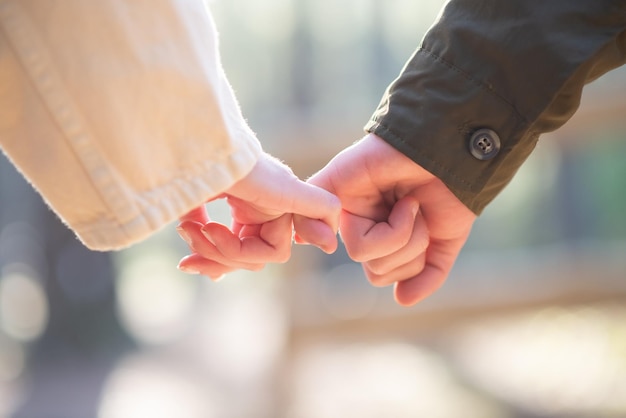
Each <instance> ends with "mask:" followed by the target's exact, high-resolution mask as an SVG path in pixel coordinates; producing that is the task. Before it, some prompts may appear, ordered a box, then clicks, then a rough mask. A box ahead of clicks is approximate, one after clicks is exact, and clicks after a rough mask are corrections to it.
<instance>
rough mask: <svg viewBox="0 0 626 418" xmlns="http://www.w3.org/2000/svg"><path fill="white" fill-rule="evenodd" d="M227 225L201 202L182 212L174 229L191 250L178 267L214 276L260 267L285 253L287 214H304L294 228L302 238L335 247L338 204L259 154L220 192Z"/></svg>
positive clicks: (287, 248)
mask: <svg viewBox="0 0 626 418" xmlns="http://www.w3.org/2000/svg"><path fill="white" fill-rule="evenodd" d="M221 198H223V199H226V201H227V202H228V204H229V206H230V208H231V217H232V225H231V226H230V227H227V226H226V225H223V224H220V223H217V222H213V221H211V220H210V217H209V214H208V212H207V210H206V208H205V207H204V206H202V207H199V208H196V209H194V210H192V211H191V212H189V213H188V214H186V215H184V216H183V217H182V218H181V219H180V221H181V223H180V225H179V226H178V228H177V229H178V232H179V234H180V235H181V237H182V238H183V239H184V240H185V241H186V242H187V244H188V245H189V247H190V250H191V252H192V254H191V255H189V256H187V257H185V258H183V259H182V260H181V261H180V263H179V265H178V267H179V269H181V270H182V271H185V272H187V273H195V274H202V275H205V276H208V277H210V278H212V279H214V280H217V279H218V278H220V277H222V276H223V275H224V274H226V273H229V272H231V271H234V270H238V269H247V270H254V271H256V270H260V269H262V268H263V267H264V266H265V264H267V263H284V262H286V261H287V260H288V259H289V257H290V255H291V245H292V236H293V222H292V218H293V216H292V214H298V215H300V216H303V218H304V219H308V222H307V223H306V230H303V231H298V233H299V234H300V236H302V237H303V240H305V241H306V242H307V243H310V244H312V245H315V246H317V247H319V248H320V249H322V250H323V251H325V252H327V253H332V252H334V251H335V250H336V248H337V229H338V220H339V214H340V211H341V203H340V202H339V199H338V198H337V197H336V196H334V195H333V194H331V193H329V192H327V191H326V190H324V189H321V188H319V187H316V186H314V185H312V184H308V183H305V182H303V181H301V180H300V179H298V178H297V177H296V176H295V175H294V174H293V172H292V171H291V169H290V168H289V167H287V166H286V165H285V164H283V163H282V162H280V161H278V160H277V159H275V158H273V157H272V156H270V155H268V154H262V155H261V157H260V158H259V160H258V161H257V163H256V165H255V166H254V168H253V169H252V171H251V172H250V173H249V174H248V175H247V176H246V177H244V178H243V179H241V180H240V181H238V182H236V183H235V184H233V185H232V186H231V187H230V188H229V189H228V190H226V191H225V192H224V193H222V194H220V195H218V196H214V197H212V198H210V199H209V200H214V199H221Z"/></svg>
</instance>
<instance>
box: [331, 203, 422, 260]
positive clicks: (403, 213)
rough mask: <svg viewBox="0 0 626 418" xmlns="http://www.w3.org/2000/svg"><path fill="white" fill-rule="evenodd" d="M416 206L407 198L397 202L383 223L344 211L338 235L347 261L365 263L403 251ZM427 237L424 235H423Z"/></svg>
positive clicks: (411, 232)
mask: <svg viewBox="0 0 626 418" xmlns="http://www.w3.org/2000/svg"><path fill="white" fill-rule="evenodd" d="M418 210H419V203H418V202H417V201H416V200H415V199H414V198H413V197H410V196H407V197H404V198H402V199H400V200H398V201H397V202H396V203H395V205H394V206H393V208H392V210H391V212H390V214H389V218H388V219H387V221H384V222H377V221H376V220H373V219H369V218H364V217H361V216H357V215H354V214H351V213H349V212H346V211H344V212H343V213H342V215H341V226H340V234H341V238H342V240H343V242H344V244H345V247H346V251H347V252H348V255H349V256H350V258H351V259H352V260H354V261H357V262H366V261H370V260H374V259H378V258H381V257H385V256H387V255H389V254H393V253H395V252H396V251H398V250H400V249H401V248H403V247H404V246H405V245H407V243H408V242H409V240H410V239H411V235H412V234H413V229H414V224H415V220H416V215H417V212H418ZM425 233H427V232H425Z"/></svg>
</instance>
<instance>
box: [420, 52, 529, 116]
mask: <svg viewBox="0 0 626 418" xmlns="http://www.w3.org/2000/svg"><path fill="white" fill-rule="evenodd" d="M418 52H423V53H424V54H426V55H428V56H430V57H431V58H432V59H433V60H435V61H437V62H439V63H441V64H442V65H445V66H446V67H448V68H449V69H451V70H452V71H455V72H457V73H458V74H460V75H461V76H463V77H464V78H465V79H466V80H468V81H470V82H471V83H473V84H475V85H476V86H478V87H480V88H481V89H482V90H484V91H485V92H487V93H488V94H490V95H492V96H493V97H495V98H496V99H498V100H500V101H502V102H504V103H506V104H507V105H508V106H509V107H510V108H511V109H512V110H513V111H514V112H515V114H516V115H517V117H518V118H519V119H521V120H522V121H523V122H525V123H528V120H527V119H526V117H524V116H523V115H522V114H521V113H520V112H519V111H518V110H517V108H516V107H515V105H513V103H511V102H509V101H508V100H507V99H505V98H504V97H502V96H501V95H500V94H498V92H497V91H496V90H495V89H494V88H493V86H491V85H489V84H487V83H485V82H484V81H481V80H477V79H476V78H474V77H472V75H471V74H469V73H468V72H466V71H463V70H462V69H461V68H459V67H457V66H456V65H454V64H452V63H451V62H448V61H446V60H445V59H443V58H442V57H440V56H439V55H437V54H435V53H434V52H432V51H430V50H428V49H426V48H425V47H423V46H422V47H420V48H419V50H418Z"/></svg>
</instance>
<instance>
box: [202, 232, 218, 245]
mask: <svg viewBox="0 0 626 418" xmlns="http://www.w3.org/2000/svg"><path fill="white" fill-rule="evenodd" d="M200 232H202V235H204V237H205V238H206V239H207V240H209V242H210V243H211V244H213V245H215V241H213V237H212V236H211V233H209V232H208V231H206V230H205V229H204V228H202V229H200Z"/></svg>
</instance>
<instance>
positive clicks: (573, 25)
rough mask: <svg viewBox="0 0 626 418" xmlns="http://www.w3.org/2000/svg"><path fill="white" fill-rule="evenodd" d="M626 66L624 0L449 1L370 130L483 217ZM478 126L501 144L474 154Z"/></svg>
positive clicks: (390, 89) (388, 94)
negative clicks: (588, 95)
mask: <svg viewBox="0 0 626 418" xmlns="http://www.w3.org/2000/svg"><path fill="white" fill-rule="evenodd" d="M625 62H626V1H615V0H613V1H610V0H549V1H546V0H506V1H502V0H451V1H450V2H449V3H448V4H447V5H446V6H445V7H444V9H443V11H442V13H441V15H440V17H439V19H438V20H437V22H435V24H434V25H433V26H432V27H431V29H430V30H429V31H428V33H427V34H426V36H425V37H424V39H423V40H422V43H421V45H420V47H419V48H418V49H417V51H416V52H415V54H414V55H413V56H412V57H411V59H410V60H409V61H408V63H407V64H406V65H405V67H404V69H403V70H402V72H401V74H400V75H399V77H398V78H397V79H396V80H395V81H394V82H393V83H391V85H390V86H389V87H388V88H387V91H386V92H385V94H384V96H383V98H382V100H381V102H380V104H379V106H378V108H377V110H376V111H375V113H374V115H373V116H372V118H371V119H370V121H369V122H368V123H367V125H366V126H365V130H366V131H367V132H372V133H375V134H376V135H378V136H380V137H381V138H383V139H384V140H385V141H387V142H388V143H389V144H391V145H392V146H394V147H395V148H396V149H398V150H399V151H401V152H402V153H404V154H405V155H407V156H408V157H409V158H411V159H412V160H413V161H415V162H416V163H418V164H419V165H420V166H422V167H423V168H425V169H427V170H428V171H430V172H431V173H433V174H434V175H436V176H437V177H439V178H440V179H441V180H442V181H443V182H444V183H445V184H446V185H447V186H448V187H449V188H450V190H451V191H452V192H453V193H454V194H455V195H456V196H457V197H458V198H459V199H460V200H461V201H462V202H463V203H464V204H465V205H466V206H467V207H468V208H470V209H471V210H472V211H473V212H474V213H476V214H480V213H481V212H482V210H483V209H484V208H485V206H486V205H487V204H488V203H489V202H491V201H492V200H493V198H495V197H496V196H497V194H498V193H499V192H500V191H501V190H502V189H503V188H504V187H505V186H506V185H507V184H508V183H509V181H510V180H511V179H512V178H513V176H514V174H515V173H516V171H517V170H518V168H519V167H520V166H521V165H522V164H523V162H524V161H525V160H526V158H527V157H528V156H529V155H530V153H531V152H532V150H533V149H534V147H535V145H536V143H537V140H538V138H539V136H540V135H541V134H543V133H545V132H550V131H553V130H555V129H557V128H559V127H560V126H562V125H563V124H564V123H565V122H566V121H567V120H568V119H569V118H570V117H571V116H572V115H573V114H574V113H575V112H576V110H577V108H578V105H579V102H580V97H581V94H582V90H583V87H584V86H585V84H587V83H589V82H591V81H593V80H595V79H596V78H598V77H600V76H601V75H602V74H604V73H606V72H608V71H610V70H612V69H614V68H616V67H619V66H621V65H623V64H624V63H625ZM482 129H488V130H490V131H487V132H488V134H492V135H494V136H496V137H497V138H496V140H495V143H494V142H493V141H492V142H490V143H488V144H487V145H486V146H487V148H488V149H483V150H482V151H490V150H491V147H492V146H493V147H496V149H495V152H492V153H490V154H489V155H488V156H486V157H485V158H477V157H476V156H474V155H473V153H472V151H473V150H472V144H475V142H471V143H470V141H475V138H476V135H475V133H476V132H477V131H481V130H482ZM498 139H499V141H498ZM498 142H499V144H498ZM479 152H480V150H479Z"/></svg>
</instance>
